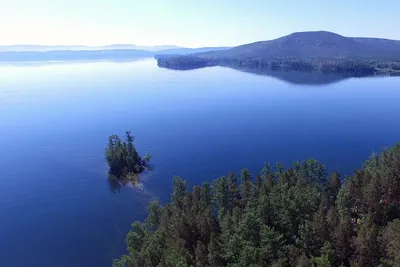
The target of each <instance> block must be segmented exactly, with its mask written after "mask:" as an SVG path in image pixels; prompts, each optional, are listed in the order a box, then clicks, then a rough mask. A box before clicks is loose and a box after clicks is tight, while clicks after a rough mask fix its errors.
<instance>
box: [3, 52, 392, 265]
mask: <svg viewBox="0 0 400 267" xmlns="http://www.w3.org/2000/svg"><path fill="white" fill-rule="evenodd" d="M324 81H326V83H325V82H324ZM399 103H400V78H363V79H360V78H353V79H344V80H340V79H337V78H333V77H328V76H326V77H322V78H321V77H317V76H312V77H311V76H304V75H303V74H298V75H297V74H293V73H286V74H285V73H280V74H276V75H272V76H271V75H270V76H266V75H254V74H251V73H246V72H240V71H237V70H233V69H229V68H222V67H214V68H206V69H199V70H193V71H186V72H180V71H171V70H166V69H161V68H158V67H157V65H156V62H155V61H154V60H150V59H147V60H138V61H135V62H119V63H118V62H80V63H78V62H76V63H43V64H39V63H36V64H20V65H0V266H4V267H13V266H17V267H21V266H41V267H52V266H59V267H71V266H75V267H81V266H82V267H87V266H97V267H103V266H110V265H111V258H113V257H118V256H120V255H121V253H122V252H124V248H125V244H124V239H125V234H126V232H127V231H128V230H129V227H130V224H131V223H132V222H133V221H134V220H137V219H143V218H144V216H145V215H146V205H147V204H148V202H149V201H150V200H151V199H160V200H161V201H166V200H168V198H169V194H170V190H171V179H172V177H173V176H174V175H180V176H182V177H183V178H185V179H187V180H188V181H189V183H190V185H194V184H197V183H201V182H202V181H205V180H210V179H213V178H216V177H218V176H221V175H224V174H226V173H228V172H229V171H234V172H239V171H240V169H241V168H244V167H248V168H249V169H250V170H251V171H252V172H253V173H255V172H258V171H259V170H260V169H261V168H262V166H263V163H264V162H270V163H274V164H275V163H277V162H281V163H283V164H284V165H289V164H290V163H291V162H292V161H295V160H302V159H306V158H308V157H313V158H315V159H318V160H320V161H322V162H323V163H324V164H325V165H326V166H327V167H328V169H329V170H337V171H340V172H341V173H343V174H351V172H352V170H353V169H354V168H359V167H360V166H361V164H362V162H363V160H365V159H366V158H367V157H368V156H369V154H370V153H371V152H373V151H379V150H380V148H381V147H383V146H390V145H393V144H394V143H395V142H397V141H400V123H399V122H400V119H399V114H400V104H399ZM128 129H129V130H132V132H133V134H134V135H135V136H136V146H137V149H138V150H139V152H140V153H142V154H144V153H146V152H150V153H151V154H152V155H153V158H152V161H153V164H154V165H155V170H154V172H152V173H151V174H149V175H145V176H144V177H143V178H142V182H143V187H142V189H134V188H130V187H126V188H123V189H122V190H121V191H120V192H119V193H116V194H114V193H111V192H110V189H109V187H108V184H107V179H106V177H107V175H106V172H107V166H106V163H105V161H104V149H105V146H106V144H107V138H108V136H109V135H111V134H123V133H124V131H125V130H128Z"/></svg>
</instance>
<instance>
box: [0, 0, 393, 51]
mask: <svg viewBox="0 0 400 267" xmlns="http://www.w3.org/2000/svg"><path fill="white" fill-rule="evenodd" d="M399 14H400V1H399V0H385V1H376V0H347V1H346V0H335V1H333V0H329V1H328V0H326V1H319V0H303V1H301V0H271V1H270V0H200V1H196V0H140V1H139V0H0V45H13V44H40V45H93V46H95V45H107V44H136V45H179V46H185V47H202V46H235V45H240V44H244V43H250V42H255V41H261V40H270V39H274V38H277V37H280V36H283V35H287V34H290V33H292V32H298V31H311V30H326V31H332V32H336V33H339V34H341V35H344V36H354V37H361V36H362V37H381V38H389V39H397V40H400V30H399V29H398V25H400V15H399Z"/></svg>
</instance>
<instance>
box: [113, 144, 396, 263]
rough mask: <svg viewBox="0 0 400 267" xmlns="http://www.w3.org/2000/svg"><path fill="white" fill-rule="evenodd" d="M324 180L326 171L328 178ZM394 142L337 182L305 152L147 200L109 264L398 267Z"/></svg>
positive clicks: (180, 184)
mask: <svg viewBox="0 0 400 267" xmlns="http://www.w3.org/2000/svg"><path fill="white" fill-rule="evenodd" d="M328 177H329V178H328ZM399 194H400V146H398V145H397V146H395V147H394V148H391V149H388V150H384V151H382V153H381V154H380V155H373V156H372V157H371V159H369V160H368V161H367V162H366V163H365V165H364V167H363V168H362V169H361V170H357V171H355V172H354V174H353V176H351V177H349V178H348V180H347V181H346V182H345V183H343V184H342V183H341V181H340V179H339V174H337V173H332V174H330V175H328V174H327V172H326V170H325V168H324V167H323V165H321V164H320V163H319V162H317V161H315V160H312V159H309V160H306V161H303V162H296V163H294V164H293V167H292V168H288V169H285V168H284V167H283V166H282V165H278V166H277V171H276V172H274V171H272V169H271V168H270V166H269V165H265V166H264V168H263V170H262V171H261V172H260V173H259V175H257V176H256V178H255V179H254V182H253V181H252V179H251V174H250V172H249V170H247V169H244V170H243V171H242V172H241V174H240V182H238V181H237V178H236V176H235V175H234V174H232V173H230V174H228V175H227V176H223V177H221V178H219V179H217V180H215V181H214V182H213V183H212V186H211V185H210V184H208V183H204V184H203V185H201V186H194V187H193V189H192V190H188V185H187V183H186V182H185V181H184V180H182V179H181V178H179V177H175V178H174V180H173V192H172V195H171V203H170V204H167V205H165V206H161V205H160V204H159V203H158V202H151V203H150V205H149V216H148V218H147V220H146V223H139V222H135V223H134V224H133V225H132V230H131V231H130V232H129V233H128V235H127V238H126V243H127V251H128V253H127V254H126V255H124V256H122V257H121V258H120V259H118V260H115V261H114V266H116V267H117V266H119V267H122V266H135V267H152V266H154V267H161V266H162V267H164V266H171V267H172V266H174V267H175V266H182V267H183V266H187V267H189V266H191V267H195V266H199V267H200V266H205V267H225V266H229V267H243V266H246V267H247V266H254V267H255V266H261V267H264V266H265V267H266V266H281V267H298V266H304V267H311V266H314V267H331V266H346V267H350V266H352V267H358V266H367V267H368V266H371V267H372V266H381V267H386V266H400V257H399V251H400V212H399V210H400V197H399Z"/></svg>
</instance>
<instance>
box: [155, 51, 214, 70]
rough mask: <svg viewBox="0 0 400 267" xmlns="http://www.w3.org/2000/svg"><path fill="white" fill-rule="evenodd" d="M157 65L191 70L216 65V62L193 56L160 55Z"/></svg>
mask: <svg viewBox="0 0 400 267" xmlns="http://www.w3.org/2000/svg"><path fill="white" fill-rule="evenodd" d="M157 65H158V66H159V67H163V68H168V69H174V70H191V69H199V68H205V67H212V66H216V62H215V61H213V60H209V59H203V58H199V57H193V56H168V55H166V56H158V57H157Z"/></svg>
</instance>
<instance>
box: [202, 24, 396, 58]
mask: <svg viewBox="0 0 400 267" xmlns="http://www.w3.org/2000/svg"><path fill="white" fill-rule="evenodd" d="M196 56H199V57H205V58H207V57H211V58H222V57H224V58H240V59H244V58H247V59H256V58H264V59H274V58H275V59H276V58H298V59H305V58H307V59H312V58H360V59H396V60H400V41H397V40H390V39H382V38H363V37H345V36H342V35H339V34H337V33H333V32H328V31H308V32H294V33H291V34H289V35H286V36H282V37H279V38H276V39H273V40H268V41H258V42H253V43H249V44H244V45H240V46H236V47H233V48H230V49H227V50H224V51H218V52H217V51H211V52H205V53H199V54H196Z"/></svg>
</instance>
